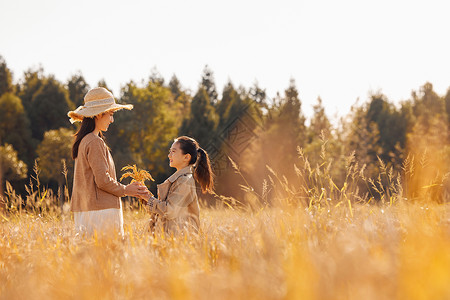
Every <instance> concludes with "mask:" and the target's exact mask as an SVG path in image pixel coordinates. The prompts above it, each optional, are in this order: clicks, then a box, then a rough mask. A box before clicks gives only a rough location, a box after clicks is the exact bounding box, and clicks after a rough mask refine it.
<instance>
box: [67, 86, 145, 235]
mask: <svg viewBox="0 0 450 300" xmlns="http://www.w3.org/2000/svg"><path fill="white" fill-rule="evenodd" d="M123 108H125V109H132V108H133V106H132V105H120V104H116V103H115V100H114V97H113V95H112V94H111V92H109V91H108V90H107V89H105V88H101V87H100V88H94V89H92V90H90V91H89V92H87V94H86V96H85V97H84V105H83V106H80V107H78V108H77V109H76V110H75V111H70V112H69V113H68V116H69V117H70V118H71V119H70V121H71V122H72V123H74V122H76V121H81V127H80V129H79V130H78V132H77V133H76V134H75V141H74V143H73V146H72V157H73V159H74V160H75V169H74V179H73V192H72V204H71V206H72V207H71V208H72V211H73V216H74V221H75V230H76V231H77V232H79V233H87V234H88V235H92V234H93V233H94V231H97V232H98V233H106V231H110V230H116V231H117V232H119V233H121V234H122V235H123V213H122V201H121V200H120V197H122V196H125V195H130V196H135V197H144V196H145V197H146V196H148V195H149V194H150V192H149V191H148V190H147V188H146V187H144V186H142V185H140V184H139V183H133V184H129V185H127V186H125V185H123V184H121V183H119V182H118V181H117V178H116V170H115V166H114V161H113V159H112V156H111V153H110V152H109V148H108V146H106V144H105V141H104V139H103V135H102V132H105V131H107V130H108V127H109V125H110V124H111V123H113V122H114V117H113V114H114V112H115V111H117V110H120V109H123Z"/></svg>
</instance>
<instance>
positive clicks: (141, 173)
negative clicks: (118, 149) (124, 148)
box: [120, 165, 155, 184]
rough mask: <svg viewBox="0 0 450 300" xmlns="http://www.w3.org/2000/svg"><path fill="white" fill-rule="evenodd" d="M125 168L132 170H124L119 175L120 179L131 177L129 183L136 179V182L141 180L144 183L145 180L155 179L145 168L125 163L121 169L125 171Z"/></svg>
mask: <svg viewBox="0 0 450 300" xmlns="http://www.w3.org/2000/svg"><path fill="white" fill-rule="evenodd" d="M125 170H131V171H132V172H126V173H124V174H123V175H122V177H120V181H122V179H124V178H127V177H131V178H133V179H132V180H131V183H133V182H135V181H137V182H141V183H142V184H145V181H146V180H151V181H155V179H153V177H152V175H150V173H149V172H147V171H146V170H139V169H138V168H137V167H136V165H132V166H130V165H126V166H125V167H123V168H122V170H121V171H125Z"/></svg>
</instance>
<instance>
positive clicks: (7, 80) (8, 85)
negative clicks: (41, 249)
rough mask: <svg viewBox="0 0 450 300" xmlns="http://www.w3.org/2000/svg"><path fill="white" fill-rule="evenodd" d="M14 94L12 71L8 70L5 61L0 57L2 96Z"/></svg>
mask: <svg viewBox="0 0 450 300" xmlns="http://www.w3.org/2000/svg"><path fill="white" fill-rule="evenodd" d="M13 92H14V86H13V84H12V75H11V71H10V70H9V69H8V66H7V65H6V61H5V59H4V58H3V57H2V56H1V55H0V96H2V95H3V94H5V93H13Z"/></svg>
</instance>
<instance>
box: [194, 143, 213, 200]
mask: <svg viewBox="0 0 450 300" xmlns="http://www.w3.org/2000/svg"><path fill="white" fill-rule="evenodd" d="M197 151H198V155H199V157H198V159H197V167H196V168H195V172H194V176H195V179H197V181H198V183H199V184H200V186H201V187H202V192H203V193H206V192H212V191H213V186H214V179H213V173H212V169H211V162H210V160H209V156H208V153H206V151H205V150H203V149H202V148H200V147H199V148H198V150H197Z"/></svg>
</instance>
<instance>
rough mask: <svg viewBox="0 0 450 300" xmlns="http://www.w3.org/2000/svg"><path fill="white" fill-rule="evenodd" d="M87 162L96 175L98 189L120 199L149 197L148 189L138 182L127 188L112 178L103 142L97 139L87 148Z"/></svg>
mask: <svg viewBox="0 0 450 300" xmlns="http://www.w3.org/2000/svg"><path fill="white" fill-rule="evenodd" d="M86 150H87V160H88V162H89V165H90V166H91V169H92V172H93V174H94V180H95V183H96V185H97V186H98V188H100V189H102V190H104V191H106V192H108V193H110V194H113V195H115V196H118V197H123V196H125V195H129V196H134V197H146V196H147V195H149V191H148V190H147V188H146V187H145V186H143V185H141V184H139V183H137V182H135V183H132V184H129V185H127V186H125V185H123V184H121V183H120V182H118V181H117V180H116V178H115V177H113V176H111V174H110V172H109V169H110V166H109V162H108V160H109V159H108V157H107V151H108V150H107V149H106V146H105V144H104V143H103V141H101V140H99V139H95V140H93V141H91V142H90V143H89V145H87V147H86Z"/></svg>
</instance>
